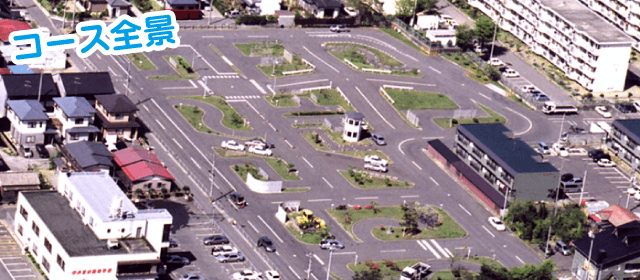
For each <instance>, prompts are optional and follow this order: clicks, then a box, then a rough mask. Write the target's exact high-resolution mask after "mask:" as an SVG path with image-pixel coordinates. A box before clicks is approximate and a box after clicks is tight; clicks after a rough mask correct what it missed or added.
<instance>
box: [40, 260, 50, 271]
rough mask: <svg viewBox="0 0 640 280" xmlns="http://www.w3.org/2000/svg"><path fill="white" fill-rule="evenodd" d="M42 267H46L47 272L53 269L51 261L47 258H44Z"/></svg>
mask: <svg viewBox="0 0 640 280" xmlns="http://www.w3.org/2000/svg"><path fill="white" fill-rule="evenodd" d="M42 267H44V269H45V270H46V271H47V272H49V270H50V269H51V267H49V262H48V261H47V259H45V258H42Z"/></svg>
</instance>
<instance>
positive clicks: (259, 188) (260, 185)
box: [247, 173, 282, 193]
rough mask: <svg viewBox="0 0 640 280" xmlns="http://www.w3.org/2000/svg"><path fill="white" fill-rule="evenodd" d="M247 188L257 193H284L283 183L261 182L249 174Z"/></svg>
mask: <svg viewBox="0 0 640 280" xmlns="http://www.w3.org/2000/svg"><path fill="white" fill-rule="evenodd" d="M247 187H249V189H250V190H251V191H253V192H257V193H279V192H282V181H260V180H258V179H256V178H253V176H251V174H250V173H247Z"/></svg>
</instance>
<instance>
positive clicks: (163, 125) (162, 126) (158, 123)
mask: <svg viewBox="0 0 640 280" xmlns="http://www.w3.org/2000/svg"><path fill="white" fill-rule="evenodd" d="M156 122H157V123H158V125H159V126H160V127H162V130H167V129H165V128H164V125H162V124H161V123H160V121H159V120H158V119H156Z"/></svg>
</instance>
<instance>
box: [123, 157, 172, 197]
mask: <svg viewBox="0 0 640 280" xmlns="http://www.w3.org/2000/svg"><path fill="white" fill-rule="evenodd" d="M113 155H114V160H115V162H116V164H118V166H119V167H120V168H121V169H122V172H121V173H122V175H124V176H120V177H122V178H121V179H123V182H124V184H125V185H126V186H127V187H128V188H129V189H130V190H131V191H135V190H136V189H142V190H143V191H148V190H150V189H153V190H154V191H161V190H162V188H166V189H167V190H170V189H171V183H172V182H173V181H174V180H175V178H174V177H173V176H172V175H171V173H169V170H167V168H166V167H164V165H163V164H162V162H160V160H159V159H158V157H156V155H155V154H154V153H153V152H151V151H147V150H143V149H139V148H133V147H131V148H127V149H123V150H119V151H116V152H114V153H113Z"/></svg>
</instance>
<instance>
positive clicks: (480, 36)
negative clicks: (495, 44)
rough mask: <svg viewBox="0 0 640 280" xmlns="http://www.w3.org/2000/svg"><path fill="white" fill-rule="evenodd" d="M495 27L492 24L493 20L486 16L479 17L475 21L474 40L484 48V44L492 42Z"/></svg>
mask: <svg viewBox="0 0 640 280" xmlns="http://www.w3.org/2000/svg"><path fill="white" fill-rule="evenodd" d="M496 30H497V29H496V25H495V23H493V20H491V18H489V17H487V16H481V17H480V18H479V19H478V20H477V21H476V26H475V29H474V30H473V31H474V34H475V37H476V40H478V43H480V45H481V46H484V44H485V43H487V42H489V41H491V40H493V32H494V31H496Z"/></svg>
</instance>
